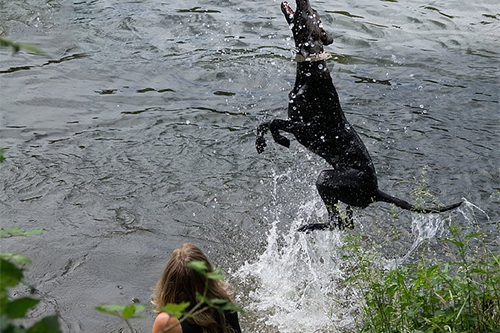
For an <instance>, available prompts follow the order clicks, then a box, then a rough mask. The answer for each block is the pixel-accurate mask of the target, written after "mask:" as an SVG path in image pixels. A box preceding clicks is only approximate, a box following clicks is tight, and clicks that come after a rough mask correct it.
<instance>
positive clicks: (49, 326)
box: [26, 315, 62, 333]
mask: <svg viewBox="0 0 500 333" xmlns="http://www.w3.org/2000/svg"><path fill="white" fill-rule="evenodd" d="M26 333H62V331H61V326H60V325H59V318H58V317H57V315H53V316H49V317H45V318H43V319H42V320H40V321H39V322H37V323H36V324H35V325H33V326H31V327H30V328H29V329H28V330H27V331H26Z"/></svg>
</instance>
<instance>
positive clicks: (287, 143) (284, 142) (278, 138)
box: [274, 135, 290, 148]
mask: <svg viewBox="0 0 500 333" xmlns="http://www.w3.org/2000/svg"><path fill="white" fill-rule="evenodd" d="M274 141H276V143H278V144H280V145H282V146H284V147H287V148H290V139H288V138H287V137H286V136H283V135H280V136H275V137H274Z"/></svg>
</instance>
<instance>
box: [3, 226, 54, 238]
mask: <svg viewBox="0 0 500 333" xmlns="http://www.w3.org/2000/svg"><path fill="white" fill-rule="evenodd" d="M43 232H44V229H36V230H28V231H26V230H23V229H21V228H18V227H12V228H7V229H4V228H0V238H7V237H14V236H32V235H40V234H41V233H43Z"/></svg>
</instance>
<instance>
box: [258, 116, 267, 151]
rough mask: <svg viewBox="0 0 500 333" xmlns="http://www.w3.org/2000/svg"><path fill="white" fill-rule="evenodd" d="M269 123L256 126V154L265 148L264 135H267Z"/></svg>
mask: <svg viewBox="0 0 500 333" xmlns="http://www.w3.org/2000/svg"><path fill="white" fill-rule="evenodd" d="M269 123H270V122H269V121H267V122H265V123H262V124H260V125H259V126H257V138H256V139H255V148H256V149H257V152H258V153H259V154H260V153H262V152H263V151H264V148H266V146H267V144H266V138H265V137H264V135H265V134H266V133H267V131H268V130H269Z"/></svg>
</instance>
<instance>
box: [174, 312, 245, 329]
mask: <svg viewBox="0 0 500 333" xmlns="http://www.w3.org/2000/svg"><path fill="white" fill-rule="evenodd" d="M224 316H225V317H226V324H227V326H230V327H232V328H233V329H234V331H235V332H236V333H241V328H240V322H239V321H238V312H236V311H226V312H224ZM181 327H182V333H201V329H200V327H199V326H197V325H195V324H191V323H188V321H187V320H184V321H183V322H181Z"/></svg>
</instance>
